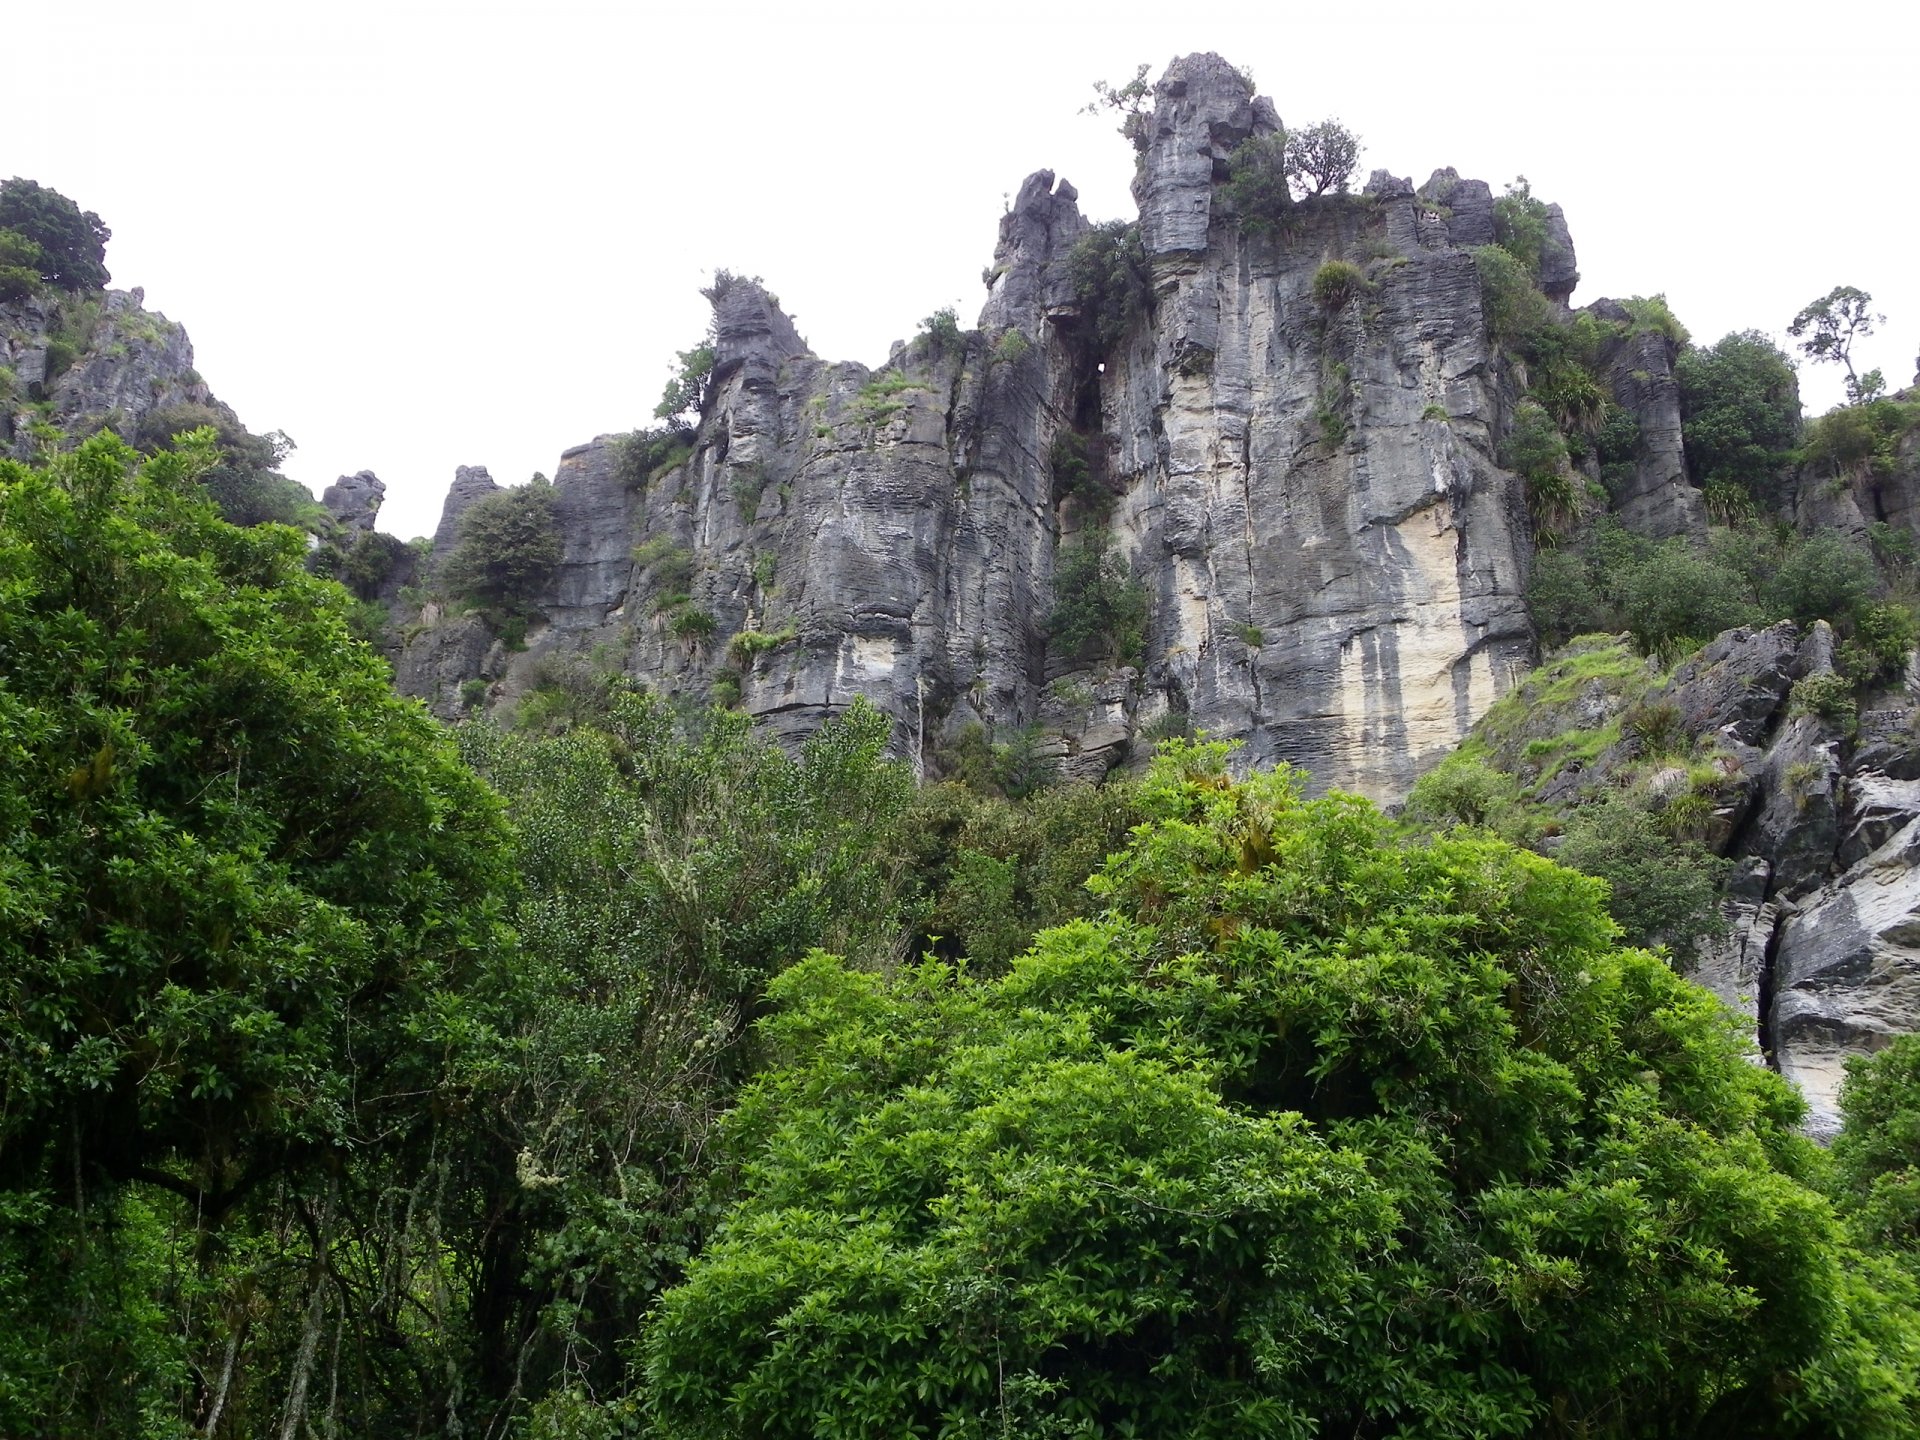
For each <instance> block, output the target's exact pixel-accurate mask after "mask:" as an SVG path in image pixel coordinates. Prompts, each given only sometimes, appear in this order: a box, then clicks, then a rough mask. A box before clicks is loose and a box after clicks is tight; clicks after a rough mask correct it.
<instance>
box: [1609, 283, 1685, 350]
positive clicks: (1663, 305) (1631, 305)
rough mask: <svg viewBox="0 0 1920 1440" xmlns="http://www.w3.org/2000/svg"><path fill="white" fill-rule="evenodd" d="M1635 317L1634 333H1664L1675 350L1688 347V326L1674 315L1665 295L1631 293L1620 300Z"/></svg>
mask: <svg viewBox="0 0 1920 1440" xmlns="http://www.w3.org/2000/svg"><path fill="white" fill-rule="evenodd" d="M1620 303H1621V304H1622V305H1623V306H1625V307H1626V311H1627V313H1628V314H1629V315H1631V316H1632V317H1633V333H1634V334H1636V335H1639V334H1643V333H1645V332H1647V331H1652V332H1653V333H1655V334H1658V335H1664V336H1665V337H1666V339H1667V343H1668V344H1670V345H1672V346H1673V348H1674V349H1675V350H1682V349H1685V348H1686V344H1687V341H1688V339H1689V338H1690V337H1689V336H1688V334H1687V327H1686V326H1684V325H1682V324H1681V323H1680V322H1679V320H1677V319H1676V318H1675V317H1674V313H1673V311H1672V310H1671V309H1670V308H1669V307H1668V305H1667V297H1666V296H1665V295H1629V296H1628V297H1627V298H1626V299H1624V300H1622V301H1621V302H1620Z"/></svg>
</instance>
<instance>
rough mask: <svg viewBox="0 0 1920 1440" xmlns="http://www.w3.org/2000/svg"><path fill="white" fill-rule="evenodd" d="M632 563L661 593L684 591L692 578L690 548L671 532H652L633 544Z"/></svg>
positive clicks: (691, 553)
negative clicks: (648, 537)
mask: <svg viewBox="0 0 1920 1440" xmlns="http://www.w3.org/2000/svg"><path fill="white" fill-rule="evenodd" d="M633 563H634V565H635V566H636V567H637V568H639V569H641V570H644V571H646V572H647V579H648V581H649V582H650V583H651V584H653V585H654V586H656V587H657V588H658V589H659V590H660V591H661V592H663V593H673V592H684V591H685V590H686V588H687V585H688V583H689V582H690V581H692V579H693V570H694V562H693V551H691V550H689V549H688V548H687V547H686V546H684V545H682V544H680V543H679V542H678V541H676V540H675V539H674V538H673V537H672V536H671V535H655V536H654V537H653V538H652V539H650V540H645V541H642V542H641V543H640V544H638V545H636V546H634V547H633Z"/></svg>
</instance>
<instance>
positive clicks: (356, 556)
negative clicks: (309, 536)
mask: <svg viewBox="0 0 1920 1440" xmlns="http://www.w3.org/2000/svg"><path fill="white" fill-rule="evenodd" d="M413 564H414V554H413V550H412V548H411V547H410V546H409V545H408V544H407V542H406V541H404V540H402V539H401V538H400V537H399V536H397V535H388V534H385V533H383V532H381V531H378V530H362V531H360V532H358V533H357V534H355V535H354V537H353V538H352V539H351V540H350V541H348V542H347V543H346V545H345V546H344V547H342V546H341V545H339V544H338V543H328V544H325V545H322V546H320V548H318V549H317V550H315V551H314V552H313V555H312V557H311V559H310V560H309V561H308V568H310V569H312V570H313V571H314V573H316V574H320V575H326V576H328V577H330V578H332V579H334V580H338V581H339V582H340V583H341V584H342V585H344V586H346V587H347V589H348V590H350V591H352V592H353V594H354V595H356V596H357V597H359V598H360V599H361V600H373V599H376V598H377V597H378V596H379V594H380V591H381V590H382V589H383V588H385V587H386V586H387V584H388V582H389V581H392V582H394V583H395V584H398V583H400V577H408V576H411V575H412V573H413Z"/></svg>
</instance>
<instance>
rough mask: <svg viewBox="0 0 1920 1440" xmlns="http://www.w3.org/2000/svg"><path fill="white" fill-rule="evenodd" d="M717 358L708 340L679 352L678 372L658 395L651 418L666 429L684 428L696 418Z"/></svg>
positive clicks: (703, 402)
mask: <svg viewBox="0 0 1920 1440" xmlns="http://www.w3.org/2000/svg"><path fill="white" fill-rule="evenodd" d="M717 358H718V357H717V355H716V353H715V351H714V348H713V343H712V341H711V340H708V341H703V342H702V343H701V344H698V345H696V346H694V347H693V349H691V350H682V351H681V352H680V366H679V369H677V370H676V371H675V372H674V375H673V378H672V379H671V380H669V381H668V382H667V388H666V389H665V390H664V391H662V392H661V394H660V403H659V404H658V405H656V406H654V407H653V415H654V418H655V419H656V420H665V421H667V422H668V423H669V428H674V427H675V426H678V427H680V428H686V427H687V425H688V422H689V420H690V419H692V418H697V417H698V416H699V414H700V410H701V407H702V406H703V405H705V403H706V393H707V380H708V377H710V376H711V375H712V374H713V366H714V361H715V360H716V359H717Z"/></svg>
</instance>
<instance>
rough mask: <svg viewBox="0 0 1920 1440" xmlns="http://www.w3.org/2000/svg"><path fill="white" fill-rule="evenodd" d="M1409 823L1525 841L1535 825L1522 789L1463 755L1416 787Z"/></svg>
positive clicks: (1444, 762) (1452, 757)
mask: <svg viewBox="0 0 1920 1440" xmlns="http://www.w3.org/2000/svg"><path fill="white" fill-rule="evenodd" d="M1405 818H1406V819H1407V821H1408V822H1409V823H1411V824H1412V825H1414V826H1415V827H1417V828H1419V829H1450V828H1452V827H1453V826H1456V825H1465V826H1469V827H1472V828H1474V829H1480V830H1487V831H1491V832H1492V833H1493V834H1496V835H1499V836H1501V837H1502V838H1504V839H1507V840H1512V841H1515V842H1522V841H1524V840H1525V839H1526V838H1528V834H1529V832H1530V831H1531V829H1532V828H1533V827H1532V824H1531V822H1530V821H1529V819H1528V817H1527V814H1526V810H1525V807H1524V806H1523V805H1522V803H1521V799H1520V784H1519V782H1518V781H1517V780H1515V779H1514V778H1513V777H1512V776H1511V775H1508V774H1506V773H1505V772H1503V771H1500V770H1496V769H1495V768H1494V767H1493V766H1491V765H1489V764H1487V763H1486V762H1485V761H1484V760H1479V759H1476V758H1473V757H1471V756H1467V755H1462V754H1460V753H1458V752H1457V751H1456V752H1455V753H1454V754H1452V755H1449V756H1448V757H1447V758H1446V759H1444V760H1442V761H1441V762H1440V763H1439V764H1438V765H1436V766H1434V767H1433V769H1431V770H1429V771H1428V772H1427V773H1426V774H1424V775H1422V776H1421V777H1420V778H1419V779H1418V780H1416V781H1415V782H1414V785H1413V789H1412V790H1411V791H1410V792H1409V793H1408V795H1407V805H1406V811H1405Z"/></svg>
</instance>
